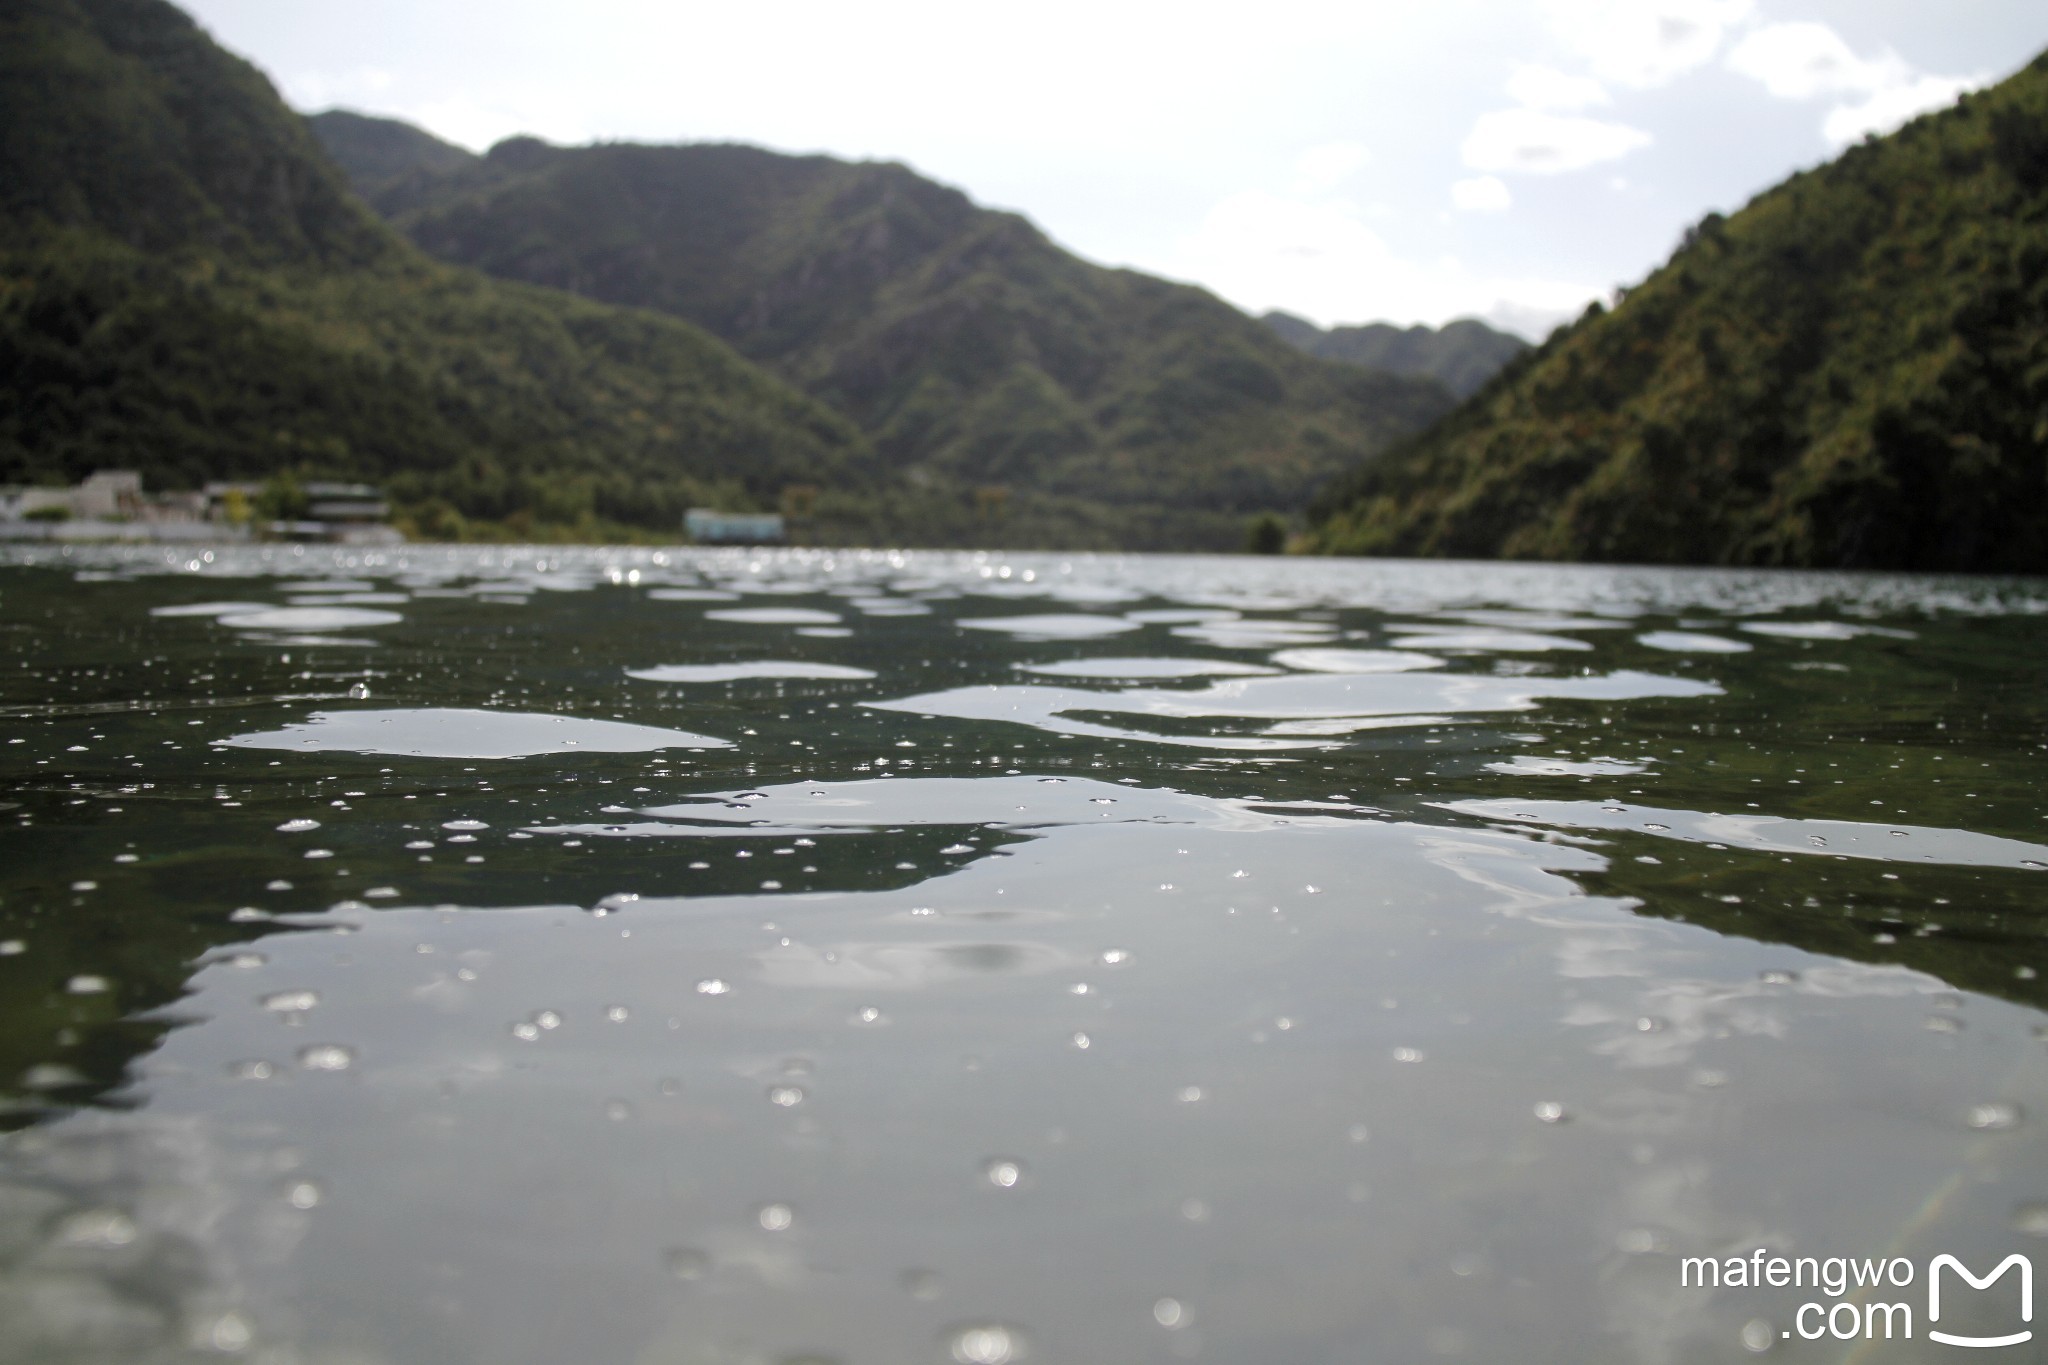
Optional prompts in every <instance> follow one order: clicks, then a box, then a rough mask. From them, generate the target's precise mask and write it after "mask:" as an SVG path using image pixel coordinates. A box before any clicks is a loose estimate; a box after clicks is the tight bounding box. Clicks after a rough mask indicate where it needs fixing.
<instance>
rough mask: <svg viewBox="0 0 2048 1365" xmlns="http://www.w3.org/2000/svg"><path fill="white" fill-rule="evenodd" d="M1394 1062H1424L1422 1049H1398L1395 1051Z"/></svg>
mask: <svg viewBox="0 0 2048 1365" xmlns="http://www.w3.org/2000/svg"><path fill="white" fill-rule="evenodd" d="M1394 1060H1395V1061H1397V1062H1419V1061H1421V1060H1422V1049H1421V1048H1419V1047H1397V1048H1395V1049H1394Z"/></svg>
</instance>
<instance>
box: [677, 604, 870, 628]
mask: <svg viewBox="0 0 2048 1365" xmlns="http://www.w3.org/2000/svg"><path fill="white" fill-rule="evenodd" d="M704 619H705V620H707V621H737V622H739V623H740V624H742V625H749V626H831V625H837V624H838V623H839V620H840V617H839V616H838V615H837V614H836V613H834V612H829V611H815V610H813V609H812V608H810V607H729V608H726V607H721V608H719V609H718V610H716V611H707V612H705V613H704Z"/></svg>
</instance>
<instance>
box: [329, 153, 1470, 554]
mask: <svg viewBox="0 0 2048 1365" xmlns="http://www.w3.org/2000/svg"><path fill="white" fill-rule="evenodd" d="M366 122H371V121H368V120H364V119H363V118H361V117H360V116H357V115H346V114H334V113H330V114H321V115H316V116H315V117H314V118H313V119H312V120H311V123H312V126H313V127H314V129H315V131H316V132H317V133H318V134H319V136H320V137H321V138H322V139H323V140H324V141H325V142H326V144H327V147H328V150H329V152H330V154H332V155H333V156H334V157H335V158H336V160H337V161H338V162H339V164H341V165H342V167H343V169H344V170H346V171H348V172H349V173H350V174H351V176H352V177H353V179H354V181H355V183H356V185H357V188H358V189H359V190H360V191H361V192H362V193H363V194H364V195H365V196H366V197H367V198H368V200H369V201H370V202H371V203H372V204H373V205H374V206H375V207H376V208H377V209H378V210H379V211H380V212H381V213H383V214H385V215H386V216H387V217H388V218H389V220H390V221H391V222H392V223H393V224H394V225H396V226H397V227H399V228H400V229H401V230H403V231H404V232H405V233H406V234H407V235H408V236H409V237H410V238H411V239H412V240H413V241H414V242H416V243H417V244H418V245H420V246H421V247H423V248H425V249H426V250H427V251H428V252H430V253H432V254H433V255H435V256H438V257H440V258H442V259H444V260H448V261H452V262H459V263H461V264H465V265H470V266H474V267H477V268H479V269H482V270H485V271H488V272H489V273H491V274H493V275H496V276H500V277H503V278H509V279H519V280H525V281H528V282H531V283H535V284H542V285H548V286H553V287H556V288H560V289H566V290H570V291H573V292H576V293H579V294H583V295H586V296H588V297H590V298H594V299H600V300H604V301H607V302H613V303H629V304H637V305H645V306H647V307H651V308H656V309H660V310H662V311H665V312H668V313H672V314H675V315H676V316H679V317H683V318H686V319H688V320H690V321H692V322H695V323H697V324H699V325H701V326H703V327H705V328H706V329H708V330H710V331H712V332H714V333H716V334H717V335H719V336H721V337H723V338H724V339H726V340H727V341H729V342H731V343H732V344H733V345H734V346H735V347H737V348H738V349H739V350H740V351H741V352H743V353H744V354H746V355H748V356H750V357H752V358H754V359H756V360H759V361H761V362H763V363H764V364H767V365H769V366H770V367H771V368H773V369H774V370H775V371H776V372H778V373H779V374H781V375H783V376H784V377H786V378H788V379H790V380H791V381H793V382H794V383H796V384H798V385H800V386H801V387H802V388H804V389H805V390H806V391H807V392H809V393H810V394H812V395H813V396H815V397H817V398H819V399H822V400H823V401H825V402H827V403H829V404H831V405H832V406H833V407H834V408H836V409H837V410H839V411H840V412H842V413H844V414H846V415H847V416H848V417H850V418H851V419H852V420H853V421H854V422H856V423H857V424H858V425H859V426H860V428H861V429H862V430H863V431H864V432H865V433H866V434H867V435H868V437H869V439H870V440H871V441H872V442H873V444H874V446H875V447H876V449H877V451H878V452H879V453H880V454H881V456H882V457H883V459H884V461H885V462H886V463H887V465H888V466H889V467H890V468H891V469H892V470H897V471H901V472H903V473H904V474H906V475H908V476H909V477H910V478H912V479H913V480H916V481H920V482H921V483H922V484H923V485H924V486H928V487H939V486H950V487H955V488H965V487H1002V488H1007V489H1009V490H1012V491H1013V492H1015V493H1020V494H1022V493H1026V492H1029V493H1032V494H1042V495H1050V496H1054V497H1063V498H1067V499H1079V500H1083V501H1087V502H1107V503H1114V504H1118V505H1121V506H1128V507H1149V508H1153V509H1155V510H1156V511H1157V512H1158V513H1159V514H1160V515H1175V516H1183V517H1188V516H1198V517H1200V518H1201V519H1202V521H1203V523H1204V524H1206V523H1208V522H1216V523H1217V524H1219V525H1226V526H1227V531H1226V532H1225V533H1224V534H1223V536H1222V538H1221V540H1220V541H1219V540H1213V539H1206V538H1205V539H1203V540H1201V541H1196V542H1194V543H1202V544H1213V545H1217V546H1219V547H1222V548H1231V547H1234V546H1235V545H1236V544H1237V543H1238V542H1239V540H1240V539H1241V537H1242V535H1243V526H1244V518H1245V517H1246V515H1248V514H1249V513H1252V512H1255V511H1258V510H1260V509H1275V510H1281V511H1295V510H1298V509H1299V508H1300V507H1301V506H1302V504H1303V503H1304V502H1305V501H1306V499H1307V496H1308V494H1309V492H1310V491H1311V490H1313V489H1314V488H1315V487H1316V486H1318V485H1319V484H1320V483H1321V482H1322V481H1323V480H1325V479H1327V478H1329V477H1330V476H1331V475H1333V474H1335V473H1336V472H1337V471H1339V470H1341V469H1343V468H1346V467H1347V466H1349V465H1350V464H1352V463H1353V462H1355V461H1357V460H1358V459H1360V458H1362V457H1364V456H1366V455H1369V454H1370V453H1372V452H1373V451H1375V450H1378V449H1380V448H1382V447H1383V446H1385V445H1386V444H1387V443H1388V442H1390V441H1392V440H1394V439H1396V438H1398V437H1400V436H1402V435H1406V434H1408V433H1410V432H1413V431H1415V430H1417V429H1419V428H1420V427H1422V426H1423V425H1426V424H1427V423H1428V422H1429V421H1431V420H1434V419H1435V418H1436V417H1437V416H1439V415H1441V414H1442V413H1443V412H1445V411H1447V410H1448V409H1449V407H1450V405H1451V402H1450V399H1449V396H1448V395H1447V394H1446V393H1445V392H1444V391H1443V390H1442V389H1441V388H1440V387H1438V386H1437V385H1436V384H1434V383H1433V382H1430V381H1428V380H1425V379H1416V378H1403V377H1398V376H1393V375H1388V374H1384V373H1379V372H1375V371H1370V370H1364V369H1359V368H1357V367H1350V366H1340V365H1333V364H1326V363H1321V362H1318V361H1316V360H1315V359H1313V358H1311V357H1308V356H1306V355H1303V354H1301V353H1299V352H1298V351H1296V350H1295V349H1294V348H1292V347H1290V346H1288V345H1286V344H1285V343H1283V342H1282V341H1281V340H1280V339H1278V338H1277V337H1275V336H1273V335H1272V334H1271V333H1270V332H1269V331H1268V330H1267V329H1266V328H1264V327H1262V326H1260V325H1259V324H1258V323H1257V322H1255V321H1253V320H1252V319H1250V318H1247V317H1245V316H1244V315H1243V314H1241V313H1238V312H1237V311H1236V310H1235V309H1232V308H1230V307H1229V306H1227V305H1225V304H1224V303H1222V302H1221V301H1219V300H1217V299H1216V298H1214V297H1213V296H1211V295H1209V294H1207V293H1205V292H1203V291H1201V290H1199V289H1194V288H1191V287H1188V286H1185V285H1176V284H1171V283H1168V282H1166V281H1163V280H1157V279H1153V278H1150V277H1147V276H1144V275H1140V274H1137V273H1136V272H1132V271H1124V270H1107V269H1103V268H1101V267H1098V266H1094V265H1090V264H1088V263H1087V262H1085V261H1082V260H1079V259H1078V258H1076V257H1074V256H1072V255H1069V254H1068V253H1066V252H1064V251H1062V250H1060V249H1059V248H1058V247H1056V246H1055V245H1053V244H1052V243H1051V242H1050V241H1048V240H1047V239H1046V238H1045V237H1044V235H1043V234H1041V233H1040V232H1039V231H1038V230H1037V229H1036V228H1034V227H1033V226H1032V225H1031V224H1030V223H1028V222H1026V221H1025V220H1024V219H1022V218H1020V217H1017V216H1015V215H1013V214H1006V213H996V212H991V211H989V210H986V209H981V208H977V207H976V206H975V205H974V204H972V203H971V202H970V201H969V200H968V199H967V198H966V197H965V196H964V195H962V194H960V193H959V192H958V191H955V190H952V189H948V188H946V187H944V186H941V185H937V184H934V183H932V182H931V181H928V180H925V179H923V178H922V177H920V176H918V175H916V174H914V173H913V172H911V171H909V170H908V169H906V168H904V167H902V166H898V165H892V164H872V163H864V164H850V163H847V162H842V161H837V160H833V159H831V158H828V157H820V156H811V157H794V156H783V155H779V154H776V153H773V152H767V151H762V150H760V149H757V148H752V147H741V146H681V147H650V146H633V145H600V146H593V147H577V148H563V147H554V146H550V145H548V144H546V143H543V142H540V141H538V140H536V139H533V138H514V139H510V140H508V141H506V142H503V143H501V144H499V145H498V146H497V147H494V148H493V149H492V150H491V152H490V153H489V155H487V156H485V157H481V158H468V159H467V160H462V159H461V154H460V153H459V152H458V153H457V157H456V158H455V159H454V160H452V161H451V159H450V158H449V157H448V156H446V155H445V152H442V153H434V154H433V155H432V156H431V157H429V156H426V155H422V156H421V157H420V159H419V160H418V161H417V163H416V164H414V165H413V166H411V167H405V168H397V169H394V166H393V164H392V161H391V159H390V158H389V157H388V156H387V155H385V154H384V152H385V150H386V149H388V148H389V147H393V146H398V145H401V138H402V137H404V136H406V135H410V137H411V138H414V139H417V138H421V137H424V136H425V135H424V134H421V133H419V132H418V130H415V129H406V130H404V134H399V133H395V132H394V133H393V134H392V135H391V137H390V138H389V139H387V140H386V141H385V142H384V143H381V144H378V146H377V147H375V148H372V147H370V145H369V142H368V139H367V137H366V130H365V127H364V124H365V123H366ZM398 127H399V128H403V125H398ZM410 145H415V146H418V145H420V144H418V143H417V142H413V143H411V144H410ZM447 150H454V149H447ZM1219 518H1220V519H1221V520H1220V521H1219V520H1218V519H1219ZM1193 524H1194V523H1193V522H1190V525H1191V526H1192V525H1193Z"/></svg>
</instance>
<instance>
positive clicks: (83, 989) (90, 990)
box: [64, 976, 108, 995]
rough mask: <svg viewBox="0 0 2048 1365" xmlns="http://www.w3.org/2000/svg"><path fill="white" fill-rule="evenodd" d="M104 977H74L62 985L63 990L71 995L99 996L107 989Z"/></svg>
mask: <svg viewBox="0 0 2048 1365" xmlns="http://www.w3.org/2000/svg"><path fill="white" fill-rule="evenodd" d="M107 985H108V982H107V979H106V978H105V977H104V976H74V977H72V978H71V979H70V980H69V981H67V982H65V983H64V989H65V990H67V991H69V992H70V993H71V994H73V995H99V994H101V993H103V992H104V991H105V990H106V989H107Z"/></svg>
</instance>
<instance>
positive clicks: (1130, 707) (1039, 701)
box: [866, 671, 1720, 750]
mask: <svg viewBox="0 0 2048 1365" xmlns="http://www.w3.org/2000/svg"><path fill="white" fill-rule="evenodd" d="M1719 691H1720V688H1719V687H1718V686H1717V685H1715V684H1714V683H1711V682H1707V681H1704V680H1696V679H1690V678H1669V677H1659V676H1657V675H1655V674H1650V673H1638V672H1633V671H1622V672H1616V673H1612V674H1607V675H1605V676H1595V677H1577V678H1540V677H1493V676H1474V675H1470V674H1452V673H1389V674H1378V675H1372V674H1335V673H1330V674H1313V675H1303V674H1294V675H1289V676H1284V677H1277V678H1247V679H1242V680H1236V679H1233V680H1232V681H1229V682H1223V683H1214V684H1211V685H1210V686H1208V687H1206V688H1202V689H1199V690H1189V691H1165V690H1162V689H1157V688H1128V689H1124V690H1121V691H1106V692H1089V691H1082V690H1079V689H1076V688H1065V687H1047V686H1042V685H1038V684H1032V683H1026V684H1018V685H1012V686H1008V687H1004V686H999V685H993V684H991V685H986V686H980V687H964V688H954V689H950V690H948V691H944V692H924V693H919V694H918V695H916V696H911V697H904V698H901V699H897V700H890V701H873V702H868V703H866V705H868V706H872V707H875V708H877V709H880V710H886V711H907V712H915V713H917V714H920V715H933V716H950V717H953V718H955V719H958V720H979V721H1001V722H1008V723H1011V724H1018V725H1028V726H1032V727H1034V728H1037V729H1041V730H1050V731H1053V732H1055V733H1057V734H1062V735H1094V736H1101V737H1107V738H1116V739H1145V740H1150V741H1153V742H1156V743H1162V744H1175V745H1184V746H1187V747H1191V748H1208V749H1238V750H1261V749H1289V748H1306V747H1319V746H1321V745H1324V744H1334V743H1337V742H1339V741H1338V740H1337V739H1336V738H1334V737H1337V736H1342V735H1346V734H1350V733H1352V732H1354V731H1357V730H1363V729H1368V728H1386V726H1388V725H1389V724H1397V725H1424V724H1439V723H1442V722H1443V721H1445V720H1446V719H1447V718H1449V717H1453V716H1458V715H1468V714H1485V713H1496V712H1513V711H1527V710H1533V709H1534V708H1535V707H1536V706H1537V705H1538V703H1539V702H1541V701H1543V700H1547V699H1558V698H1577V699H1584V700H1589V701H1590V700H1600V701H1626V700H1636V699H1643V698H1650V697H1706V696H1713V695H1716V694H1718V693H1719ZM1090 715H1103V716H1129V717H1133V718H1143V719H1146V720H1151V721H1155V722H1188V721H1197V722H1204V721H1206V722H1223V723H1225V725H1226V726H1227V725H1228V723H1231V722H1246V723H1252V724H1253V725H1254V726H1255V728H1254V729H1253V730H1252V731H1251V732H1250V733H1241V732H1234V731H1232V730H1230V729H1228V728H1224V727H1222V726H1213V725H1212V726H1211V727H1210V728H1208V729H1206V730H1204V731H1195V730H1189V729H1185V728H1180V729H1172V728H1153V729H1140V728H1137V727H1136V726H1113V725H1105V724H1102V723H1099V722H1096V721H1091V720H1088V719H1085V717H1087V716H1090ZM1304 734H1313V735H1321V736H1331V737H1333V738H1331V739H1328V740H1307V739H1300V738H1293V737H1292V736H1299V735H1304Z"/></svg>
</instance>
